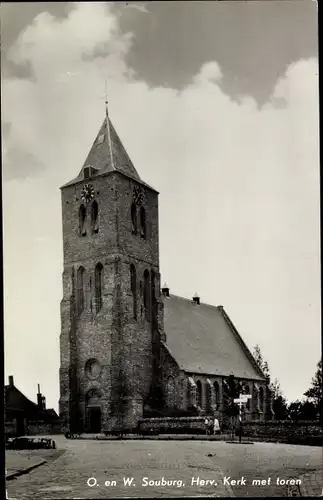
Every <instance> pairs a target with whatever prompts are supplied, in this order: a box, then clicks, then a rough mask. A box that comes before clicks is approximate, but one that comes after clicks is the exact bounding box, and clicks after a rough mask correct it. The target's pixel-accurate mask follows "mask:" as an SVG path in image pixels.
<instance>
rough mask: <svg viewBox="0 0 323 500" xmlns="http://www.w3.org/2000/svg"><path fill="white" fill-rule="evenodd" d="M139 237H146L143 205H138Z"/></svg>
mask: <svg viewBox="0 0 323 500" xmlns="http://www.w3.org/2000/svg"><path fill="white" fill-rule="evenodd" d="M140 237H141V238H143V239H144V240H145V239H146V213H145V209H144V207H140Z"/></svg>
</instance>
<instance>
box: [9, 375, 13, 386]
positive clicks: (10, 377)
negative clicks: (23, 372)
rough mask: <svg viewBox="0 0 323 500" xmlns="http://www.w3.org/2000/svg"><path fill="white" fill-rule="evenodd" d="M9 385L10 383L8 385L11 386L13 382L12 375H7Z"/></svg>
mask: <svg viewBox="0 0 323 500" xmlns="http://www.w3.org/2000/svg"><path fill="white" fill-rule="evenodd" d="M9 385H10V387H13V386H14V383H13V375H9Z"/></svg>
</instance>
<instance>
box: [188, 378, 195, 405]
mask: <svg viewBox="0 0 323 500" xmlns="http://www.w3.org/2000/svg"><path fill="white" fill-rule="evenodd" d="M187 400H188V403H189V405H190V406H196V384H195V382H194V380H193V378H192V377H189V378H188V385H187Z"/></svg>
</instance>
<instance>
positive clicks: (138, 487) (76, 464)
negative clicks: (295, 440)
mask: <svg viewBox="0 0 323 500" xmlns="http://www.w3.org/2000/svg"><path fill="white" fill-rule="evenodd" d="M55 440H56V443H57V446H58V448H63V447H66V448H67V450H66V452H65V453H64V454H63V455H62V456H60V457H59V458H58V459H57V460H55V461H53V462H51V463H48V464H45V465H43V466H41V467H40V468H38V469H35V470H34V471H32V472H30V473H29V474H28V475H25V476H21V477H19V478H17V479H15V480H13V481H10V482H8V483H7V489H8V494H9V495H8V496H9V497H15V498H17V500H27V499H35V500H40V499H42V500H47V499H59V498H61V499H64V498H65V499H66V498H79V499H84V498H118V497H119V498H120V497H124V498H125V497H130V498H135V497H141V498H143V497H164V498H167V497H185V496H197V495H203V496H231V495H232V490H231V489H230V487H225V486H224V483H225V482H230V481H231V480H238V479H241V478H242V480H243V481H242V483H245V484H242V485H241V484H240V485H235V484H233V485H232V489H233V492H234V494H235V495H236V496H253V497H272V496H281V495H283V496H287V485H286V480H287V479H290V478H296V477H299V476H300V474H303V473H305V472H306V471H307V470H312V471H313V470H314V469H318V468H320V466H321V464H322V457H321V450H320V448H315V447H305V446H292V445H279V444H269V443H255V444H253V445H239V444H228V443H225V442H219V441H213V442H206V441H148V440H147V441H144V440H143V441H99V440H98V441H86V440H66V439H65V438H64V437H62V436H59V437H57V438H55ZM221 471H222V472H223V474H224V476H226V478H227V481H224V477H223V475H222V473H221ZM89 478H94V479H92V480H91V481H90V483H92V484H95V486H93V487H90V486H88V485H87V482H88V480H89ZM124 478H129V480H131V478H134V479H133V481H132V483H131V485H130V486H126V485H124ZM143 478H148V479H147V481H162V480H163V478H164V481H171V480H172V481H173V484H172V485H170V484H169V485H162V484H160V485H158V484H155V485H153V486H149V485H147V486H144V484H145V480H144V479H143ZM198 478H199V483H198ZM228 478H230V479H228ZM268 478H271V481H270V484H266V485H257V486H256V485H252V481H253V480H254V479H258V480H266V481H267V483H268ZM278 478H279V481H280V483H279V484H276V482H277V479H278ZM201 480H211V481H212V480H213V481H215V482H216V483H217V486H215V485H214V484H213V485H211V484H208V485H205V484H204V485H203V484H202V483H201ZM106 481H110V482H112V481H115V483H110V485H108V483H105V482H106ZM281 483H284V484H281Z"/></svg>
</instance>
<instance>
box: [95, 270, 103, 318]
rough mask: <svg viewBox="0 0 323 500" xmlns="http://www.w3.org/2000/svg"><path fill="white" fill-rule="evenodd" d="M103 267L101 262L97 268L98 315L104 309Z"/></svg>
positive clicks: (96, 298)
mask: <svg viewBox="0 0 323 500" xmlns="http://www.w3.org/2000/svg"><path fill="white" fill-rule="evenodd" d="M102 278H103V266H102V264H101V263H100V262H99V263H98V264H97V265H96V267H95V310H96V312H97V313H98V312H99V311H100V309H101V307H102V288H103V287H102V281H103V279H102Z"/></svg>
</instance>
